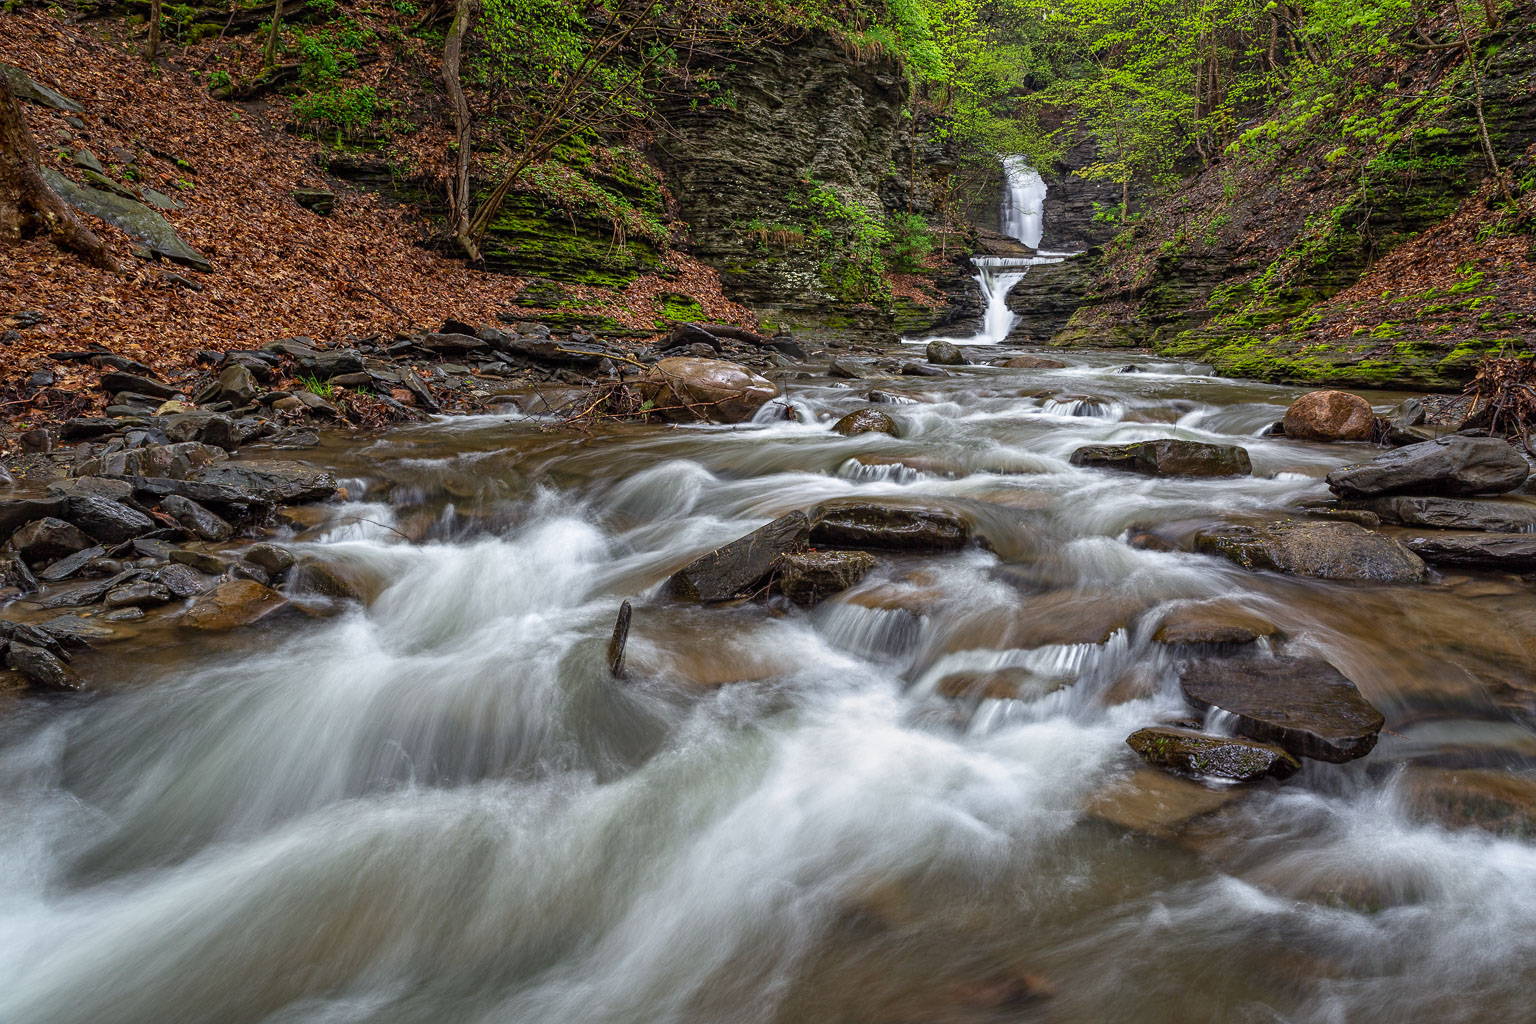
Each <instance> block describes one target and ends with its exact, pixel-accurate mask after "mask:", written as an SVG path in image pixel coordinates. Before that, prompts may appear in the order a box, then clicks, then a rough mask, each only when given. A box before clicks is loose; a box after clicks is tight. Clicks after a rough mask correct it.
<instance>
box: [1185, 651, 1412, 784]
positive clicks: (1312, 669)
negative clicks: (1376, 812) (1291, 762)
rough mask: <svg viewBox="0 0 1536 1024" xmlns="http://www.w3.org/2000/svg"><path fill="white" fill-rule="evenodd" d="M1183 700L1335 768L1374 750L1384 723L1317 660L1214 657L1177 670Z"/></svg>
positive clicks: (1253, 735) (1248, 733)
mask: <svg viewBox="0 0 1536 1024" xmlns="http://www.w3.org/2000/svg"><path fill="white" fill-rule="evenodd" d="M1179 687H1180V689H1181V690H1183V693H1184V698H1185V699H1186V700H1187V701H1189V703H1190V704H1192V705H1193V706H1194V707H1196V708H1199V709H1200V710H1202V711H1207V710H1210V709H1211V708H1217V709H1219V710H1221V711H1225V712H1228V713H1229V714H1232V715H1235V716H1236V718H1237V731H1238V732H1239V733H1240V734H1242V735H1244V736H1248V737H1250V738H1252V739H1256V740H1261V741H1263V742H1265V743H1276V744H1279V745H1280V746H1282V747H1284V748H1285V749H1286V750H1288V751H1290V752H1291V753H1292V754H1295V755H1296V756H1298V757H1310V758H1314V759H1316V760H1319V761H1332V762H1335V763H1340V762H1344V761H1352V760H1354V759H1355V758H1357V757H1364V756H1365V755H1366V754H1369V753H1370V752H1371V750H1372V748H1374V747H1375V746H1376V737H1377V734H1378V733H1380V732H1381V727H1382V725H1384V724H1385V719H1384V718H1383V717H1382V714H1381V712H1380V711H1378V710H1376V708H1375V707H1374V706H1373V705H1372V704H1371V702H1370V701H1368V700H1366V699H1365V698H1364V697H1363V696H1361V694H1360V691H1359V690H1358V689H1356V688H1355V684H1354V683H1352V682H1350V681H1349V680H1348V679H1346V678H1344V676H1343V675H1341V674H1340V673H1339V671H1338V669H1336V668H1334V667H1333V666H1332V665H1330V664H1328V663H1327V662H1326V661H1322V660H1321V659H1318V658H1294V657H1278V658H1262V657H1244V658H1218V659H1213V660H1210V661H1198V662H1194V663H1191V664H1187V665H1185V666H1183V667H1182V669H1181V670H1180V673H1179Z"/></svg>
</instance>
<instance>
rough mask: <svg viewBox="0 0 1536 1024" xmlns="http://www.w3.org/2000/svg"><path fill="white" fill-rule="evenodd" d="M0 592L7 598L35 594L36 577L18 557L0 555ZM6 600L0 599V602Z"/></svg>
mask: <svg viewBox="0 0 1536 1024" xmlns="http://www.w3.org/2000/svg"><path fill="white" fill-rule="evenodd" d="M0 590H3V591H6V592H8V594H9V596H19V595H25V594H35V593H37V590H38V586H37V577H36V576H34V575H32V570H31V569H29V568H27V563H26V562H23V561H22V560H21V556H20V555H6V554H0ZM5 599H6V598H3V597H0V600H5Z"/></svg>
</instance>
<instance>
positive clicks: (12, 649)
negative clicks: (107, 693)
mask: <svg viewBox="0 0 1536 1024" xmlns="http://www.w3.org/2000/svg"><path fill="white" fill-rule="evenodd" d="M5 663H6V665H7V666H8V667H10V668H11V669H13V670H14V671H16V672H20V673H21V674H22V675H24V676H26V677H27V680H28V681H29V682H31V683H32V685H34V686H40V687H42V688H43V689H45V690H78V689H80V688H81V687H82V686H84V685H85V684H84V683H82V682H81V681H80V677H79V676H77V675H75V674H74V672H72V671H70V669H69V667H68V666H66V665H65V664H64V663H63V662H62V661H60V660H59V659H58V658H57V657H56V656H54V655H53V654H52V653H51V652H49V651H47V650H45V649H44V648H42V647H35V646H33V645H32V644H25V643H18V642H16V641H15V640H12V641H11V643H10V645H9V646H8V647H7V648H6V651H5Z"/></svg>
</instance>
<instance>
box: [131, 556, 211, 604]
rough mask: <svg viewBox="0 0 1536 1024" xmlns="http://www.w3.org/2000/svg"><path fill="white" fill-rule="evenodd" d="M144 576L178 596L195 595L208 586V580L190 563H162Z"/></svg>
mask: <svg viewBox="0 0 1536 1024" xmlns="http://www.w3.org/2000/svg"><path fill="white" fill-rule="evenodd" d="M146 578H147V579H148V580H149V581H150V582H152V583H156V584H158V585H160V586H162V587H164V588H165V589H166V590H167V591H169V592H170V593H171V595H172V596H173V597H180V598H187V597H196V596H197V595H198V594H201V593H203V592H205V591H206V590H207V589H208V588H209V586H210V581H209V580H208V579H207V578H205V577H204V576H203V575H202V573H200V572H198V571H197V570H196V569H194V568H193V567H192V566H190V565H181V564H176V565H164V566H161V567H160V568H158V569H156V570H155V571H154V572H152V573H150V574H149V576H147V577H146Z"/></svg>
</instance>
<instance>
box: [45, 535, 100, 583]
mask: <svg viewBox="0 0 1536 1024" xmlns="http://www.w3.org/2000/svg"><path fill="white" fill-rule="evenodd" d="M106 553H107V549H106V548H104V547H102V546H101V545H99V544H98V545H96V546H95V547H89V548H85V549H84V550H82V551H76V552H75V553H74V554H72V555H65V556H64V557H63V558H61V559H59V560H58V561H57V562H54V563H53V564H52V565H50V566H49V567H48V568H46V569H44V570H43V571H42V572H40V573H38V574H37V578H38V579H40V580H42V581H43V582H44V583H62V582H63V581H64V580H67V579H69V578H70V577H71V576H76V575H78V574H79V573H81V572H82V571H84V569H85V567H86V566H87V565H88V564H89V563H90V562H91V561H92V560H93V559H97V558H101V557H103V556H104V555H106Z"/></svg>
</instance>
